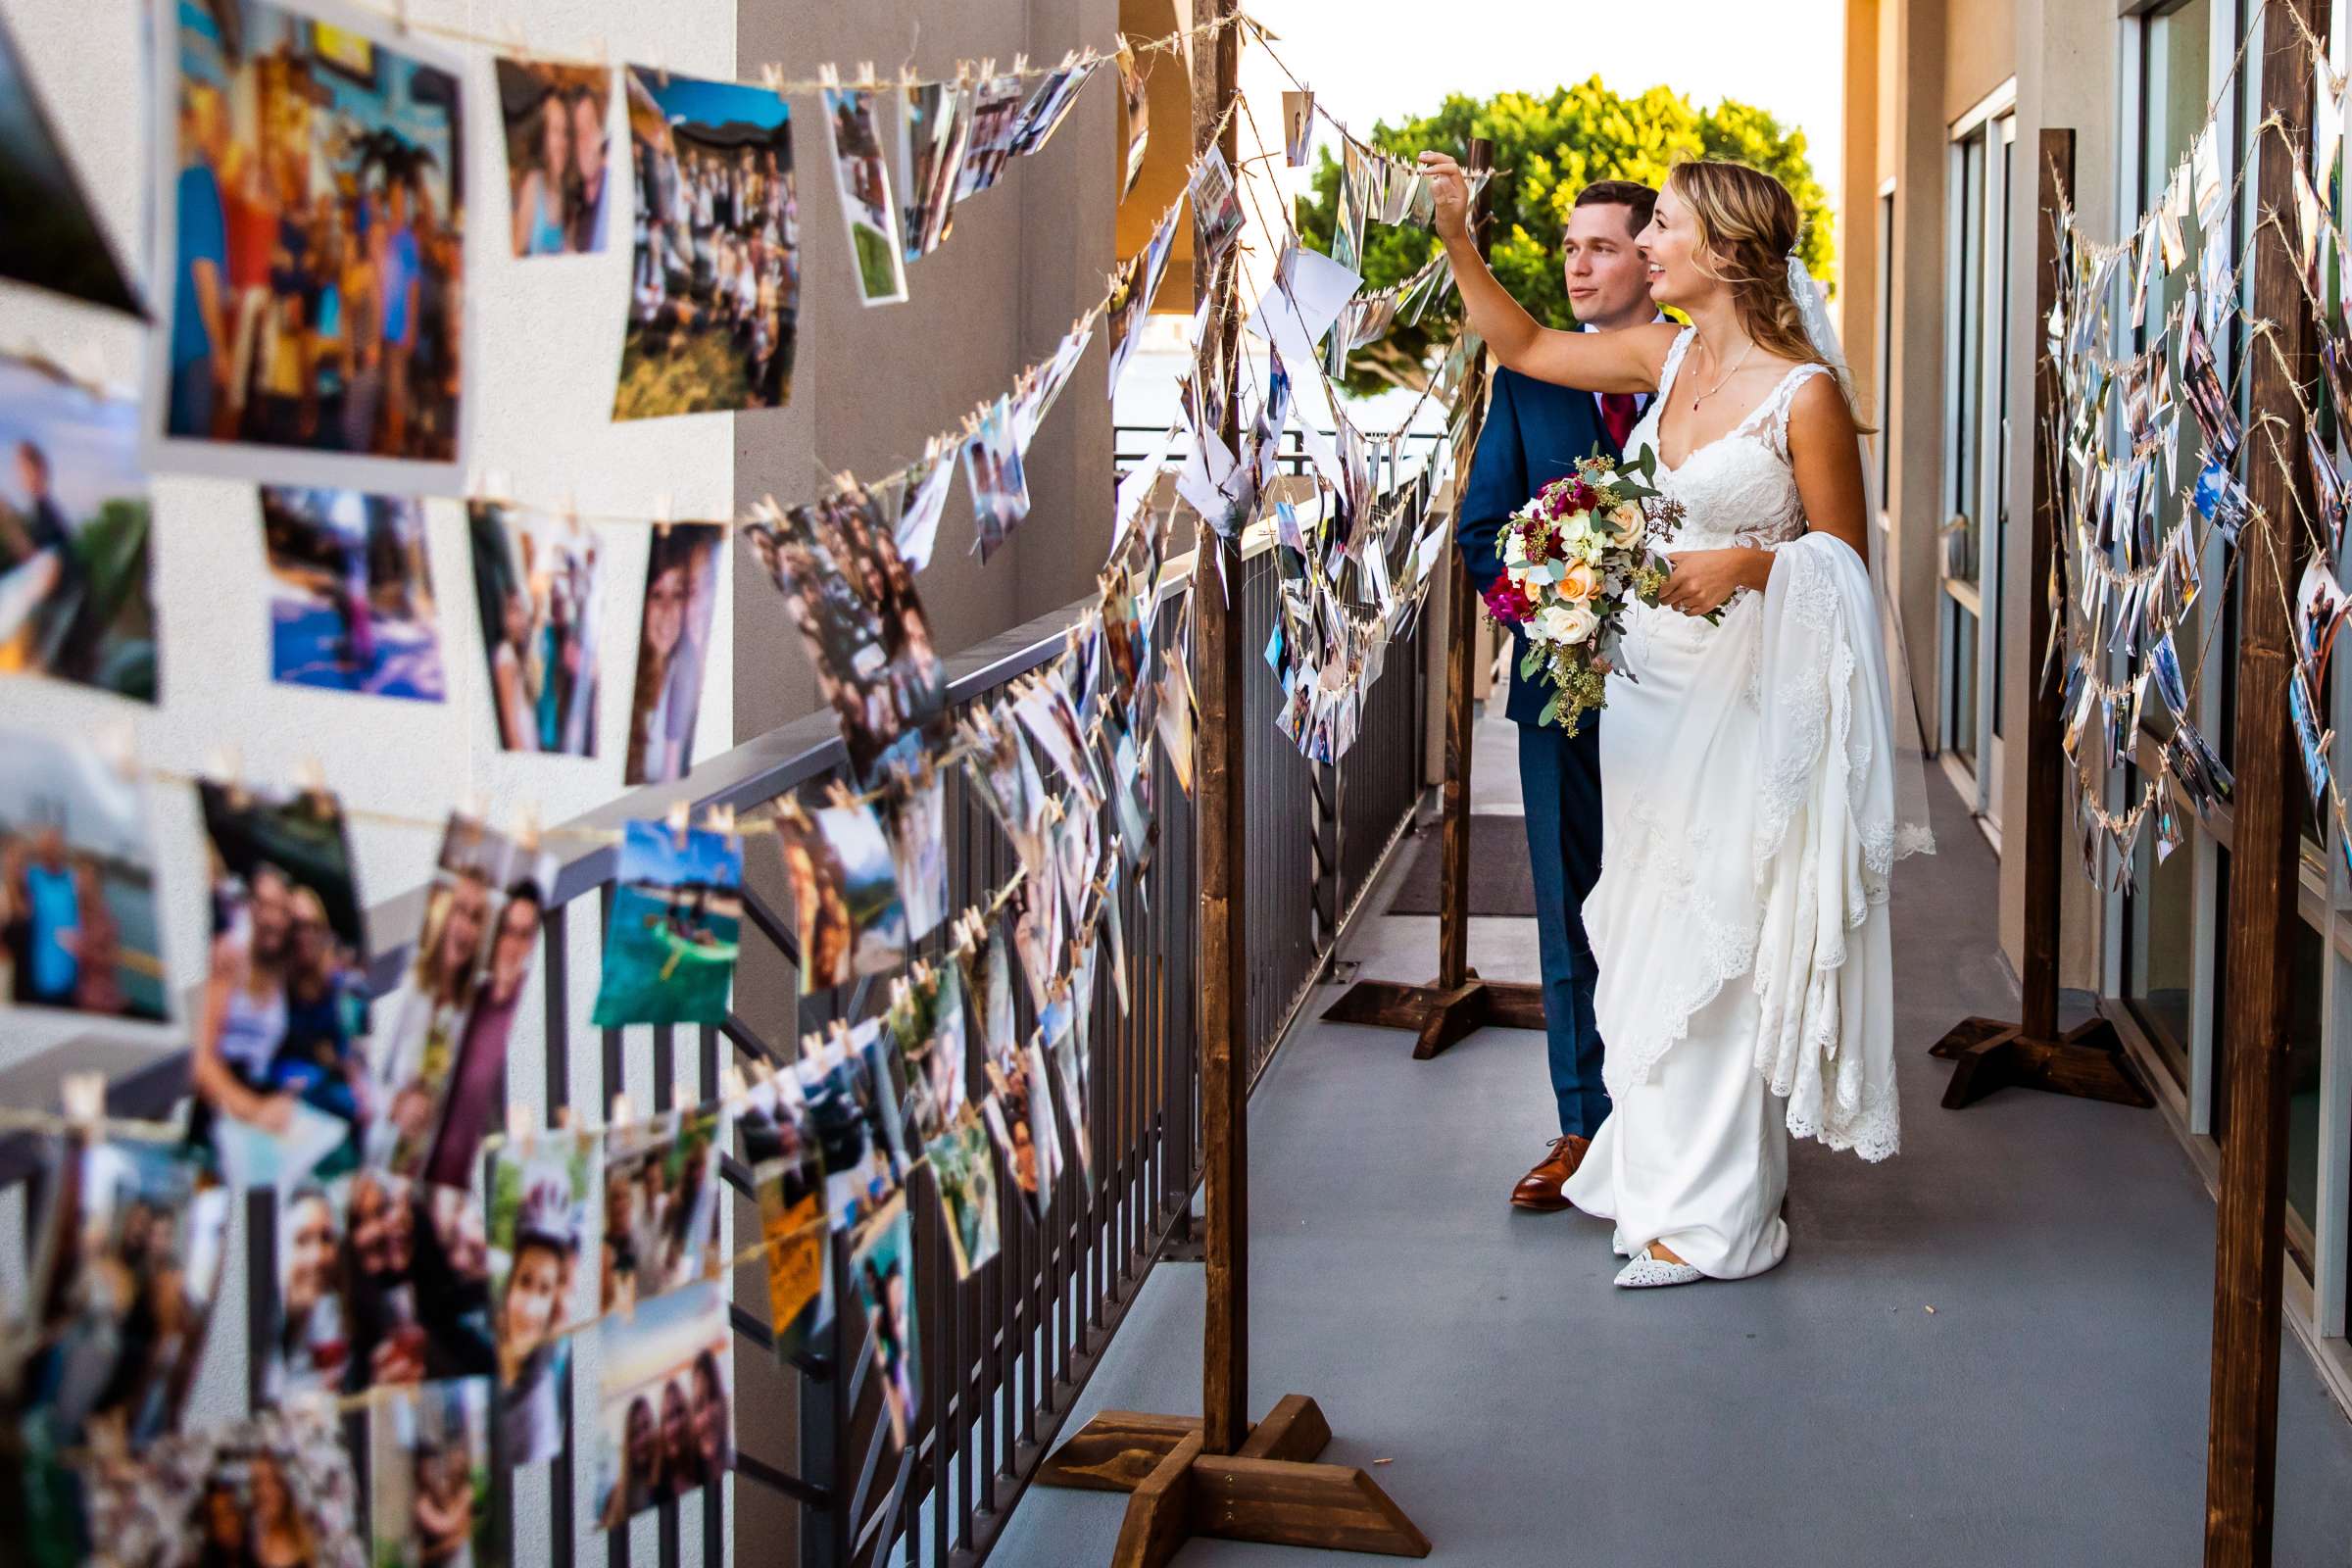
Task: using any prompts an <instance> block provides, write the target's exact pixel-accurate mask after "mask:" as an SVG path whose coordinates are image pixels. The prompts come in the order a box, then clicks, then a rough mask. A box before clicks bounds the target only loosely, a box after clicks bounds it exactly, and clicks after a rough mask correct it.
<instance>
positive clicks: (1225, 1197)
mask: <svg viewBox="0 0 2352 1568" xmlns="http://www.w3.org/2000/svg"><path fill="white" fill-rule="evenodd" d="M1213 3H1214V7H1215V10H1214V18H1215V20H1216V21H1217V22H1219V23H1222V24H1224V25H1222V26H1220V27H1219V28H1218V29H1217V30H1216V32H1215V34H1214V35H1213V36H1212V37H1211V39H1210V40H1209V41H1208V43H1207V44H1206V45H1205V46H1204V47H1203V48H1202V49H1201V51H1200V53H1199V54H1198V55H1197V56H1196V59H1197V60H1198V62H1199V64H1198V66H1197V68H1196V69H1197V73H1196V74H1195V76H1194V81H1193V143H1194V150H1195V152H1196V153H1200V152H1203V151H1205V150H1207V148H1208V146H1209V144H1210V137H1211V134H1212V132H1213V133H1215V134H1216V139H1217V143H1218V145H1219V147H1220V149H1221V150H1222V151H1223V153H1224V155H1225V161H1226V163H1227V164H1228V165H1229V166H1232V167H1234V168H1235V169H1237V170H1238V169H1239V168H1240V161H1239V157H1238V148H1237V145H1236V144H1237V141H1238V137H1237V134H1236V130H1235V126H1234V124H1233V123H1232V121H1231V120H1230V119H1229V118H1228V111H1229V110H1230V109H1231V108H1232V106H1233V105H1234V104H1235V102H1236V101H1237V91H1236V79H1237V77H1238V75H1239V64H1240V53H1241V27H1240V14H1241V0H1213ZM1196 221H1198V215H1196ZM1234 271H1235V270H1233V269H1230V268H1229V269H1226V270H1225V279H1226V281H1225V283H1224V285H1223V286H1224V287H1225V288H1227V289H1228V290H1231V289H1233V288H1234V287H1235V286H1236V285H1235V282H1234ZM1211 272H1212V270H1211V269H1201V270H1199V271H1198V272H1197V273H1196V274H1195V275H1196V276H1198V277H1200V278H1201V279H1202V281H1201V285H1200V286H1201V288H1202V289H1206V288H1207V287H1209V286H1210V282H1209V280H1210V276H1211ZM1196 303H1197V304H1204V303H1208V302H1207V301H1206V300H1204V299H1203V300H1199V301H1197V302H1196ZM1228 303H1230V301H1229V302H1228ZM1212 319H1213V320H1214V322H1215V323H1216V324H1214V325H1212V326H1211V327H1210V330H1211V331H1215V332H1219V333H1221V334H1223V336H1224V342H1223V345H1222V346H1223V349H1224V353H1223V355H1222V358H1221V363H1222V365H1223V366H1224V367H1225V369H1224V374H1225V375H1226V377H1227V380H1226V384H1225V386H1224V388H1223V389H1222V391H1223V397H1222V402H1223V405H1224V409H1225V414H1224V428H1223V430H1222V431H1221V432H1220V433H1221V434H1222V435H1223V436H1224V438H1225V440H1226V441H1227V442H1228V443H1229V444H1230V443H1232V442H1233V441H1234V438H1235V436H1236V434H1237V432H1238V428H1239V424H1240V411H1239V410H1238V408H1237V407H1236V402H1237V400H1236V398H1235V397H1234V386H1233V381H1232V376H1233V373H1234V368H1235V365H1236V356H1235V353H1234V348H1235V344H1234V334H1235V332H1236V330H1237V325H1238V321H1239V315H1238V313H1237V312H1234V311H1230V310H1226V311H1218V312H1215V313H1213V316H1212ZM1224 548H1225V547H1224V544H1223V542H1222V541H1221V540H1218V539H1216V538H1214V537H1211V536H1209V535H1207V534H1206V533H1204V534H1203V536H1202V538H1201V552H1202V556H1203V559H1202V560H1201V562H1200V563H1199V564H1196V565H1195V567H1194V575H1193V615H1194V622H1193V625H1194V647H1195V650H1196V653H1197V656H1198V658H1199V660H1200V666H1201V681H1200V686H1201V723H1200V726H1199V728H1198V731H1197V739H1196V741H1195V744H1196V745H1197V746H1198V747H1199V748H1200V765H1199V767H1198V768H1197V770H1196V772H1197V776H1198V779H1199V793H1198V795H1197V797H1196V799H1197V802H1198V806H1197V809H1198V811H1199V813H1200V817H1199V820H1200V854H1201V946H1200V964H1201V976H1200V978H1201V1012H1200V1027H1201V1145H1202V1152H1203V1161H1202V1163H1203V1166H1204V1179H1203V1202H1204V1203H1205V1205H1206V1214H1205V1227H1206V1231H1207V1235H1206V1238H1205V1240H1204V1242H1203V1243H1202V1249H1201V1253H1202V1261H1203V1262H1204V1263H1205V1264H1206V1271H1205V1272H1206V1280H1205V1289H1206V1291H1207V1296H1208V1301H1207V1313H1206V1316H1207V1321H1206V1324H1205V1326H1204V1327H1203V1329H1202V1331H1201V1414H1200V1416H1198V1417H1190V1416H1166V1415H1145V1414H1139V1413H1137V1412H1134V1411H1130V1410H1112V1411H1107V1412H1105V1413H1104V1414H1103V1415H1100V1416H1097V1417H1096V1418H1095V1419H1094V1420H1092V1421H1090V1422H1088V1423H1087V1424H1086V1426H1085V1427H1084V1428H1082V1429H1081V1430H1080V1431H1078V1432H1077V1433H1076V1434H1075V1435H1073V1436H1072V1437H1071V1438H1070V1439H1069V1440H1068V1441H1067V1442H1066V1443H1064V1444H1063V1445H1062V1446H1060V1447H1059V1448H1058V1449H1056V1450H1055V1451H1054V1454H1053V1455H1052V1457H1050V1458H1048V1459H1047V1460H1046V1461H1045V1462H1044V1463H1043V1464H1042V1465H1040V1466H1039V1467H1038V1472H1037V1480H1038V1481H1039V1482H1041V1483H1042V1484H1044V1485H1046V1486H1061V1487H1082V1488H1089V1489H1093V1490H1096V1491H1112V1492H1125V1493H1126V1494H1128V1498H1127V1515H1126V1519H1125V1521H1124V1522H1123V1523H1122V1525H1121V1526H1120V1530H1119V1541H1118V1545H1117V1546H1116V1548H1115V1549H1114V1550H1113V1551H1112V1553H1111V1562H1112V1564H1113V1568H1158V1565H1159V1564H1161V1563H1164V1562H1166V1561H1167V1560H1168V1559H1169V1558H1170V1557H1172V1556H1174V1555H1175V1554H1176V1552H1177V1550H1178V1548H1180V1547H1181V1546H1182V1545H1183V1544H1185V1542H1187V1541H1189V1540H1191V1539H1192V1538H1193V1537H1195V1536H1221V1537H1224V1538H1226V1539H1228V1540H1235V1541H1262V1542H1271V1543H1275V1544H1283V1545H1294V1546H1324V1547H1339V1548H1341V1549H1344V1550H1349V1551H1373V1552H1384V1553H1388V1554H1390V1555H1394V1556H1407V1557H1426V1556H1428V1555H1429V1538H1428V1537H1426V1536H1424V1535H1422V1534H1421V1532H1420V1531H1419V1530H1417V1529H1415V1528H1414V1527H1413V1523H1412V1521H1411V1520H1410V1519H1408V1518H1406V1517H1405V1515H1404V1511H1403V1510H1402V1509H1400V1508H1398V1507H1397V1504H1396V1503H1394V1502H1392V1501H1391V1500H1390V1499H1389V1496H1388V1495H1387V1494H1386V1493H1384V1492H1382V1491H1381V1489H1380V1487H1379V1486H1378V1484H1376V1483H1375V1482H1374V1481H1373V1480H1372V1478H1371V1477H1370V1476H1368V1475H1366V1474H1365V1473H1364V1472H1363V1471H1362V1470H1359V1469H1356V1468H1355V1467H1353V1466H1351V1465H1332V1464H1316V1463H1314V1462H1313V1461H1314V1458H1315V1456H1316V1455H1317V1454H1319V1453H1321V1452H1322V1451H1323V1446H1324V1445H1325V1444H1327V1443H1329V1442H1330V1441H1331V1428H1330V1426H1329V1425H1328V1424H1327V1423H1326V1422H1325V1421H1324V1419H1323V1412H1322V1411H1321V1410H1319V1409H1318V1408H1316V1406H1315V1402H1314V1400H1312V1399H1309V1398H1307V1397H1304V1396H1303V1395H1292V1396H1290V1397H1288V1398H1285V1399H1284V1400H1282V1401H1281V1402H1280V1403H1279V1404H1277V1405H1276V1406H1275V1407H1274V1409H1273V1411H1272V1412H1271V1413H1270V1414H1269V1415H1268V1416H1267V1418H1266V1419H1265V1420H1264V1421H1262V1422H1259V1423H1257V1424H1256V1425H1254V1426H1253V1425H1251V1424H1250V1419H1249V1403H1250V1169H1249V1152H1250V1141H1249V1120H1250V1037H1249V1028H1250V1023H1249V1016H1250V1014H1249V997H1250V989H1249V988H1250V974H1249V964H1248V957H1247V955H1248V944H1249V935H1250V933H1249V930H1248V928H1247V921H1246V915H1245V911H1246V909H1247V908H1248V905H1247V903H1246V902H1245V900H1244V899H1243V896H1242V892H1243V888H1242V878H1243V875H1244V869H1243V868H1244V866H1245V864H1246V862H1247V856H1248V846H1247V844H1246V842H1245V840H1244V837H1243V832H1242V828H1243V812H1244V800H1245V797H1244V794H1243V786H1244V782H1245V781H1244V779H1243V774H1242V768H1243V759H1244V757H1245V755H1246V748H1245V741H1246V738H1247V737H1246V736H1245V734H1244V731H1243V728H1242V726H1243V723H1244V722H1245V721H1244V718H1243V707H1242V680H1243V678H1244V675H1245V673H1246V672H1247V668H1248V658H1249V656H1248V654H1247V652H1246V651H1245V650H1244V649H1243V647H1242V628H1241V613H1240V610H1239V607H1237V606H1235V605H1233V604H1232V603H1231V601H1230V600H1229V599H1228V598H1227V596H1226V594H1225V592H1224V591H1223V584H1222V583H1221V582H1220V581H1218V580H1215V579H1216V574H1217V572H1218V565H1217V564H1216V563H1215V562H1211V561H1208V560H1207V559H1205V558H1206V554H1207V553H1208V552H1210V551H1217V550H1222V549H1224Z"/></svg>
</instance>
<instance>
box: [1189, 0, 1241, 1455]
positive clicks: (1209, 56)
mask: <svg viewBox="0 0 2352 1568" xmlns="http://www.w3.org/2000/svg"><path fill="white" fill-rule="evenodd" d="M1239 9H1240V4H1239V0H1215V9H1214V12H1213V16H1214V19H1215V20H1217V21H1220V22H1222V21H1226V20H1228V19H1230V18H1231V17H1233V16H1234V15H1235V14H1236V13H1237V12H1238V11H1239ZM1201 55H1202V60H1201V65H1202V67H1203V68H1204V69H1201V70H1200V71H1198V72H1197V73H1195V75H1194V77H1193V151H1194V154H1195V156H1198V155H1200V154H1201V153H1202V152H1205V151H1206V150H1207V149H1208V147H1209V145H1210V137H1211V136H1212V134H1213V135H1214V138H1215V142H1214V144H1215V146H1216V147H1217V149H1218V150H1219V151H1220V152H1222V153H1223V154H1224V157H1225V162H1226V164H1227V166H1228V167H1233V168H1236V169H1237V170H1238V167H1239V165H1240V162H1241V155H1240V137H1239V127H1238V125H1237V124H1236V123H1235V120H1234V119H1233V117H1230V116H1229V115H1228V114H1227V110H1228V109H1230V108H1231V107H1232V104H1233V102H1234V93H1235V82H1236V79H1237V76H1238V74H1239V66H1240V57H1241V38H1240V29H1239V28H1238V27H1235V26H1231V25H1228V26H1224V27H1221V28H1219V29H1218V30H1217V32H1216V33H1215V34H1214V35H1213V36H1212V37H1211V38H1210V39H1209V40H1208V41H1207V43H1206V44H1205V46H1204V47H1203V49H1202V50H1201ZM1220 125H1221V127H1222V128H1220ZM1235 177H1236V178H1239V177H1240V175H1239V173H1238V172H1237V174H1236V176H1235ZM1193 216H1194V220H1195V226H1194V230H1193V232H1194V244H1193V281H1194V290H1195V296H1196V297H1195V300H1194V304H1195V305H1196V307H1198V306H1199V305H1200V304H1201V303H1202V302H1204V301H1205V300H1206V299H1207V298H1208V291H1209V290H1210V289H1212V288H1214V287H1215V286H1216V274H1217V271H1218V270H1217V269H1216V268H1214V267H1212V266H1210V265H1208V256H1207V246H1206V245H1205V244H1203V243H1202V242H1201V234H1202V232H1203V231H1202V229H1201V227H1200V221H1201V217H1202V215H1201V213H1199V212H1198V211H1196V212H1195V213H1194V215H1193ZM1225 276H1226V277H1227V279H1228V280H1229V281H1228V283H1227V289H1228V292H1230V290H1231V286H1232V285H1231V282H1230V279H1231V278H1232V277H1233V276H1234V271H1233V270H1227V271H1226V273H1225ZM1237 324H1238V323H1237V322H1236V320H1235V317H1234V313H1233V312H1232V311H1230V310H1224V309H1220V310H1218V311H1217V313H1216V314H1215V316H1214V317H1213V318H1212V319H1211V321H1210V324H1209V327H1208V330H1209V331H1210V332H1211V333H1214V334H1215V335H1216V336H1217V337H1218V338H1219V340H1220V341H1219V343H1218V345H1217V348H1216V352H1217V363H1218V364H1219V365H1221V366H1222V367H1223V371H1222V373H1223V375H1224V377H1225V384H1224V386H1223V387H1221V388H1218V389H1215V390H1214V391H1213V393H1212V389H1210V388H1207V387H1203V388H1201V393H1202V396H1203V398H1204V399H1205V398H1207V397H1209V396H1212V395H1213V396H1214V397H1215V398H1216V401H1217V402H1218V403H1219V404H1220V405H1221V406H1222V407H1223V409H1224V415H1223V417H1222V422H1221V427H1220V428H1219V430H1218V431H1217V432H1216V433H1217V434H1218V435H1219V436H1220V437H1221V438H1222V439H1223V440H1224V442H1225V444H1226V446H1227V447H1228V448H1229V449H1230V448H1231V447H1232V446H1233V445H1234V442H1235V436H1236V434H1237V432H1238V430H1239V427H1240V411H1239V410H1238V409H1236V408H1235V406H1234V405H1235V403H1236V401H1237V400H1236V399H1235V397H1234V395H1233V393H1234V382H1233V369H1234V349H1235V333H1236V328H1237ZM1203 347H1204V349H1205V348H1206V345H1203ZM1224 548H1225V546H1224V543H1223V541H1221V540H1219V539H1218V538H1216V537H1215V535H1213V534H1212V533H1210V532H1209V531H1208V530H1206V529H1203V530H1202V531H1201V558H1200V560H1199V561H1198V562H1197V563H1196V564H1195V565H1194V568H1193V627H1194V647H1195V648H1196V650H1197V651H1198V653H1199V656H1200V666H1201V723H1200V746H1201V765H1200V769H1199V771H1200V795H1199V801H1200V812H1201V816H1200V824H1201V827H1200V857H1201V1020H1200V1023H1201V1101H1202V1106H1201V1148H1202V1154H1203V1166H1204V1171H1205V1183H1206V1194H1205V1201H1206V1204H1207V1230H1208V1234H1207V1239H1206V1241H1205V1242H1204V1244H1203V1251H1204V1254H1205V1257H1206V1262H1207V1266H1208V1327H1207V1337H1206V1341H1205V1343H1204V1345H1203V1347H1202V1356H1201V1379H1202V1399H1203V1403H1202V1406H1201V1409H1202V1414H1203V1417H1204V1425H1203V1427H1202V1431H1201V1447H1202V1449H1203V1450H1204V1451H1205V1452H1208V1453H1231V1452H1233V1450H1234V1449H1235V1448H1236V1447H1238V1446H1240V1445H1241V1442H1242V1439H1243V1437H1244V1436H1245V1435H1246V1434H1247V1432H1248V1430H1249V1425H1250V1218H1249V1215H1250V1140H1249V1131H1248V1119H1249V1094H1250V1070H1249V1062H1250V1037H1249V1028H1250V966H1249V945H1248V939H1247V936H1246V934H1245V933H1244V932H1243V930H1242V911H1243V908H1244V902H1243V885H1242V884H1243V877H1244V875H1245V866H1246V864H1247V861H1248V859H1249V850H1248V845H1247V843H1246V841H1245V839H1244V835H1243V826H1244V814H1245V809H1244V797H1243V778H1242V753H1243V746H1242V742H1243V735H1242V722H1243V720H1242V711H1243V710H1242V678H1243V674H1244V671H1245V669H1246V668H1247V660H1248V656H1247V655H1246V654H1245V653H1244V652H1243V649H1242V626H1241V611H1240V607H1239V606H1238V605H1237V604H1235V603H1234V598H1235V595H1236V594H1238V593H1239V591H1240V586H1241V585H1240V584H1239V583H1237V582H1235V581H1233V580H1232V575H1233V570H1234V563H1233V562H1231V561H1226V562H1224V563H1222V564H1219V563H1217V562H1212V561H1210V560H1209V559H1208V556H1209V553H1210V552H1212V551H1216V552H1222V551H1223V550H1224Z"/></svg>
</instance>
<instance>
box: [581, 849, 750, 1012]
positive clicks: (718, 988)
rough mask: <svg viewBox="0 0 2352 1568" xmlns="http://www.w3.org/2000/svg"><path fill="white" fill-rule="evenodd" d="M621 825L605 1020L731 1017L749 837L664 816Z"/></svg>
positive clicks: (601, 990)
mask: <svg viewBox="0 0 2352 1568" xmlns="http://www.w3.org/2000/svg"><path fill="white" fill-rule="evenodd" d="M621 831H622V837H621V845H620V870H619V881H620V889H619V892H618V894H617V895H616V896H615V897H614V899H613V923H612V926H611V928H610V929H609V930H608V932H607V933H606V939H605V972H604V977H603V980H602V982H601V983H600V984H599V985H598V987H597V991H596V1011H595V1018H594V1022H595V1024H596V1027H598V1028H599V1029H617V1028H619V1027H620V1026H621V1025H623V1024H631V1023H658V1024H678V1023H708V1024H719V1023H724V1022H726V1020H727V995H728V992H729V991H730V990H731V989H732V986H733V982H734V978H735V955H736V950H737V947H738V944H739V943H740V941H741V939H742V929H743V894H742V888H743V841H742V840H741V839H738V838H737V837H736V836H735V835H734V834H732V833H721V832H718V831H716V830H714V829H711V828H700V827H693V828H687V829H685V830H684V831H678V830H674V829H672V828H671V827H670V826H669V825H668V824H667V823H663V822H630V823H628V824H627V825H626V826H625V827H624V828H623V829H622V830H621Z"/></svg>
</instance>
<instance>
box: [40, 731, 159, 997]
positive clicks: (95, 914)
mask: <svg viewBox="0 0 2352 1568" xmlns="http://www.w3.org/2000/svg"><path fill="white" fill-rule="evenodd" d="M155 890H156V863H155V849H154V845H153V841H152V840H151V838H150V836H149V833H148V827H147V794H146V791H145V790H144V789H143V788H141V786H140V782H139V774H138V771H137V770H136V769H135V768H132V767H130V766H128V765H127V762H126V760H109V759H107V758H106V757H104V756H101V755H100V753H99V751H98V750H97V749H96V748H94V747H91V746H88V745H86V744H84V743H82V742H79V741H75V740H71V739H67V738H65V737H62V736H52V735H44V734H40V733H37V732H35V731H31V730H18V729H0V908H5V909H7V910H8V911H9V914H8V918H7V920H6V922H5V923H4V924H0V969H4V970H5V971H6V974H7V977H8V991H7V996H8V1001H9V1003H10V1004H11V1005H14V1006H19V1007H62V1008H65V1009H67V1010H68V1011H72V1012H86V1013H91V1014H94V1015H96V1016H99V1017H108V1018H143V1019H148V1020H152V1021H156V1022H161V1021H162V1020H163V1019H165V1018H166V1017H168V1016H169V1015H170V998H169V996H168V995H167V993H166V990H165V984H164V959H163V951H162V942H161V937H162V930H163V920H162V916H161V914H160V912H159V911H158V909H157V907H156V897H155Z"/></svg>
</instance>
